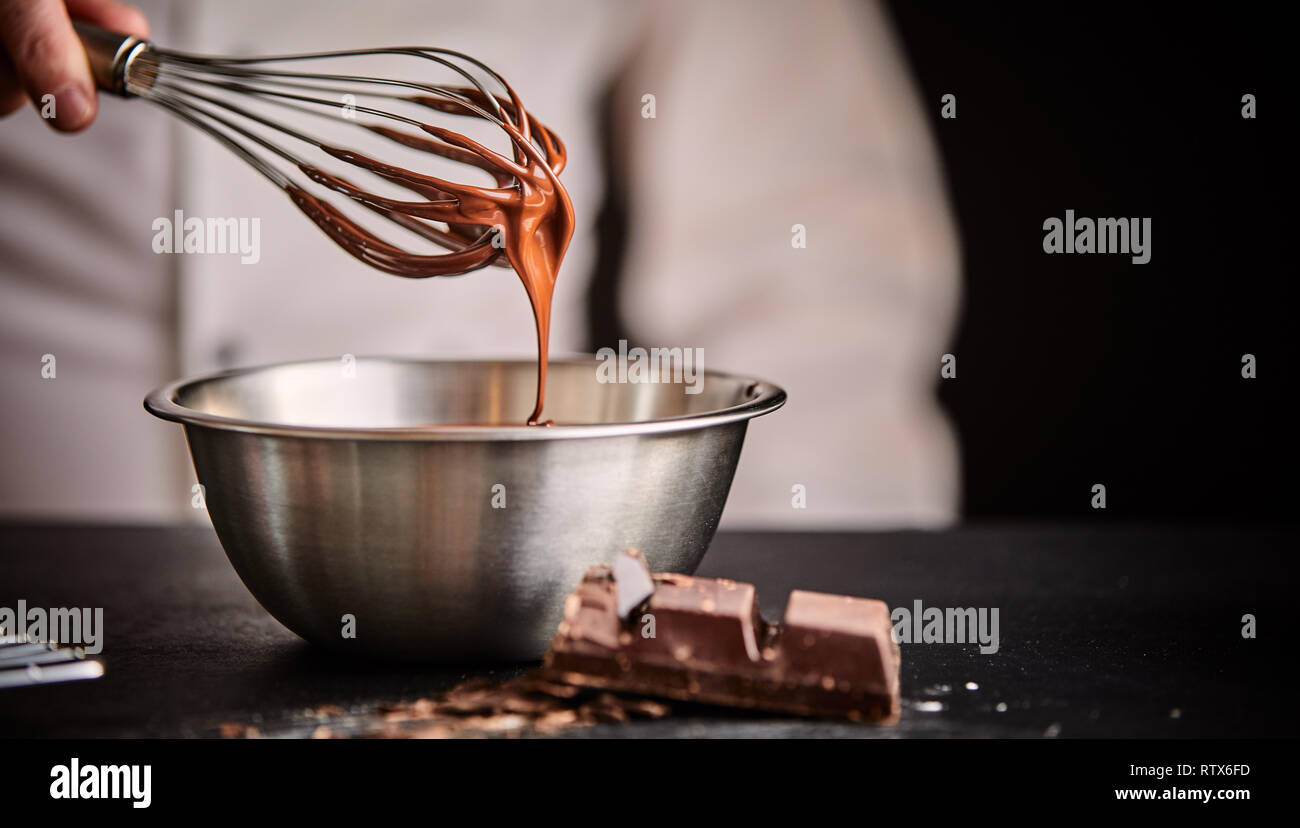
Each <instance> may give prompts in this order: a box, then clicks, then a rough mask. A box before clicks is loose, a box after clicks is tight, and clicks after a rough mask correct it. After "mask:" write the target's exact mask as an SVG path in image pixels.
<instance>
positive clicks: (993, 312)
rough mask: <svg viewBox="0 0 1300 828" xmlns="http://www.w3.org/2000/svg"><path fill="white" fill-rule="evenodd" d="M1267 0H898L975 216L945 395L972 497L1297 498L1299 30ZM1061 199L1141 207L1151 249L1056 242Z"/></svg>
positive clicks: (1253, 511)
mask: <svg viewBox="0 0 1300 828" xmlns="http://www.w3.org/2000/svg"><path fill="white" fill-rule="evenodd" d="M1269 8H1270V7H1268V6H1263V5H1261V6H1249V5H1242V4H1230V5H1227V6H1206V7H1202V6H1169V7H1161V6H1145V7H1144V6H1137V5H1130V4H1126V5H1098V4H1068V5H1057V4H1050V5H1049V4H1041V5H1033V6H1028V5H1025V6H1020V5H988V4H974V3H969V4H957V3H954V4H943V5H938V4H917V3H911V2H892V3H890V4H889V9H890V11H891V13H892V15H893V18H894V20H895V23H896V26H897V29H898V32H899V34H900V36H901V39H902V40H903V43H904V46H905V50H906V53H907V55H908V57H909V60H910V64H911V68H912V70H913V72H914V74H915V77H916V79H917V82H918V84H919V87H920V92H921V95H922V98H923V101H924V103H925V107H926V110H927V112H928V114H929V117H930V119H931V127H932V130H933V132H934V134H935V136H936V138H937V140H938V143H939V146H940V148H941V151H942V155H943V163H944V167H945V171H946V175H947V179H948V185H949V190H950V197H951V199H952V204H953V207H954V210H955V212H956V215H957V219H958V223H959V227H960V233H961V241H962V246H963V256H964V263H963V264H964V280H965V284H964V292H965V296H964V300H965V301H964V310H963V317H962V320H961V322H960V325H959V329H958V332H957V336H956V340H955V342H954V343H953V345H952V347H951V352H952V353H953V354H955V355H956V356H957V378H956V379H954V380H946V381H944V382H942V383H941V387H940V398H941V400H942V402H943V404H944V406H945V407H946V408H947V410H948V411H949V412H950V414H951V415H952V417H953V419H954V420H955V423H956V425H957V429H958V432H959V435H960V439H961V450H962V464H963V490H964V498H965V503H964V509H965V512H966V514H967V516H968V517H986V516H1012V517H1052V516H1068V515H1076V516H1081V515H1084V514H1093V515H1094V516H1096V514H1097V513H1094V512H1093V510H1092V508H1091V488H1092V485H1093V484H1094V483H1104V484H1105V485H1106V487H1107V507H1108V508H1107V511H1106V517H1107V518H1125V517H1130V518H1180V519H1181V518H1206V519H1218V520H1224V519H1229V520H1230V519H1242V518H1264V519H1270V520H1292V519H1293V514H1294V510H1293V509H1292V500H1293V498H1292V495H1293V492H1294V491H1295V486H1294V484H1293V482H1292V481H1293V479H1294V478H1293V474H1294V469H1295V460H1296V449H1295V444H1296V439H1295V434H1294V430H1293V428H1292V423H1293V421H1294V417H1293V416H1292V413H1291V411H1290V409H1289V408H1288V406H1287V405H1286V404H1285V403H1284V399H1285V397H1286V396H1287V395H1286V393H1285V389H1286V388H1287V386H1288V385H1289V384H1290V382H1291V372H1292V362H1293V361H1294V348H1293V347H1292V344H1291V343H1292V336H1293V325H1292V322H1291V318H1292V314H1293V308H1294V301H1293V300H1294V298H1295V289H1294V287H1293V280H1294V275H1295V268H1294V266H1293V264H1292V261H1291V258H1290V256H1289V255H1288V253H1289V247H1288V246H1289V244H1290V243H1291V238H1292V229H1291V223H1292V211H1291V210H1290V201H1291V199H1290V196H1291V193H1292V192H1293V182H1294V172H1295V162H1294V156H1293V154H1292V152H1291V149H1292V139H1293V131H1292V129H1291V127H1290V122H1291V120H1292V118H1291V117H1290V112H1289V110H1290V109H1291V108H1292V107H1293V106H1294V104H1295V97H1294V87H1293V84H1292V81H1291V73H1290V72H1287V73H1284V72H1283V71H1282V69H1281V65H1282V61H1283V58H1284V56H1285V55H1287V54H1289V53H1291V52H1292V50H1293V48H1294V46H1293V45H1292V44H1287V43H1285V42H1284V40H1283V38H1284V37H1287V35H1286V32H1288V31H1289V29H1288V28H1287V27H1286V26H1284V25H1283V24H1282V22H1281V20H1279V19H1277V16H1276V15H1277V11H1276V9H1277V8H1278V7H1272V8H1273V10H1272V11H1268V9H1269ZM1247 92H1249V93H1252V94H1254V95H1255V96H1256V99H1257V118H1256V119H1255V120H1246V119H1243V118H1242V117H1241V108H1242V103H1241V97H1242V95H1243V94H1245V93H1247ZM946 93H952V94H954V95H956V96H957V116H958V117H957V118H956V119H955V120H943V119H941V118H940V99H941V97H942V96H943V95H944V94H946ZM1067 208H1068V209H1073V210H1074V211H1075V214H1076V215H1077V216H1090V217H1093V218H1097V217H1102V216H1105V217H1110V216H1115V217H1132V216H1136V217H1150V218H1151V219H1152V246H1151V251H1152V258H1151V261H1150V262H1149V263H1148V264H1145V265H1134V264H1132V263H1130V261H1129V259H1128V257H1126V256H1119V255H1104V256H1103V255H1090V256H1089V255H1075V256H1071V255H1051V256H1049V255H1047V254H1045V253H1044V252H1043V249H1042V240H1043V230H1042V224H1043V221H1044V219H1046V218H1048V217H1050V216H1056V217H1063V216H1064V215H1065V210H1066V209H1067ZM1246 353H1251V354H1254V355H1255V357H1256V359H1257V362H1258V364H1257V372H1258V376H1257V378H1256V379H1253V380H1247V379H1243V378H1242V376H1241V367H1242V364H1241V359H1242V355H1243V354H1246ZM936 370H937V367H936Z"/></svg>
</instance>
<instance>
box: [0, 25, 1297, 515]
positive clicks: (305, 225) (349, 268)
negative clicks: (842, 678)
mask: <svg viewBox="0 0 1300 828" xmlns="http://www.w3.org/2000/svg"><path fill="white" fill-rule="evenodd" d="M140 5H141V6H142V8H143V9H144V10H145V11H146V13H147V14H148V16H149V19H150V21H151V25H152V26H153V37H154V39H156V40H157V41H158V42H159V43H161V44H164V45H168V46H172V47H174V48H179V49H187V50H192V51H200V52H210V53H234V54H239V53H268V52H286V51H297V50H316V49H328V48H349V47H357V46H365V45H380V44H393V43H402V44H406V43H427V44H434V45H442V46H447V47H450V48H456V49H459V50H462V51H465V52H468V53H469V54H472V55H475V56H477V57H480V58H482V59H483V60H485V61H486V62H487V63H489V64H490V65H492V66H493V67H494V68H496V69H498V70H499V71H500V72H501V73H502V74H503V75H504V76H505V77H506V78H507V79H509V80H511V81H512V82H513V84H514V85H515V87H516V89H517V90H518V91H519V93H520V94H521V96H522V97H523V99H524V101H525V102H526V104H527V105H528V107H529V109H530V111H532V112H533V113H534V114H535V115H537V116H538V117H539V118H540V119H541V120H542V121H543V122H545V123H546V124H547V125H549V126H550V127H552V128H553V129H554V130H555V131H556V132H557V133H558V134H559V135H560V136H561V137H562V138H563V139H564V141H565V142H566V143H567V145H568V147H569V151H570V159H571V161H570V166H569V168H568V169H566V171H565V173H564V175H563V180H564V181H565V183H566V186H567V187H568V188H569V191H570V193H571V195H572V197H573V200H574V205H575V210H576V211H577V216H578V223H579V227H578V230H577V232H576V234H575V238H574V241H573V244H572V246H571V248H570V252H569V254H568V256H567V258H566V261H565V266H564V268H563V270H562V272H561V275H560V278H559V282H558V285H557V290H556V300H555V302H556V304H555V310H554V321H555V329H554V331H553V335H552V349H553V353H556V354H561V353H565V352H591V351H593V350H595V349H597V348H599V347H602V346H615V345H616V344H617V342H618V340H619V339H628V340H630V342H631V343H632V344H634V345H644V346H679V347H702V348H704V353H705V364H706V366H707V367H709V368H715V369H721V370H732V371H740V372H747V373H752V374H755V375H758V376H761V377H764V378H767V379H771V380H773V381H775V382H777V383H779V384H781V385H783V386H784V387H786V389H787V390H788V391H789V393H790V403H789V404H788V406H787V407H786V408H785V409H784V410H782V411H781V412H779V413H778V414H776V415H774V416H771V417H766V418H762V419H760V420H757V421H755V422H754V423H753V424H752V425H751V427H750V437H749V439H748V440H747V442H746V446H745V450H744V452H743V454H742V458H741V465H740V468H739V470H738V472H737V477H736V481H735V484H734V486H733V490H732V494H731V497H730V499H729V501H728V506H727V511H726V513H725V515H724V525H729V526H732V527H738V526H749V527H790V528H856V527H877V528H893V527H922V528H935V527H942V526H946V525H949V524H951V523H952V522H954V521H957V520H960V519H962V518H988V517H997V518H1034V519H1046V518H1054V517H1061V516H1071V515H1074V516H1084V515H1094V516H1095V515H1097V513H1096V512H1094V510H1093V509H1092V508H1091V505H1090V503H1091V500H1092V486H1093V485H1094V484H1096V483H1102V484H1104V485H1105V486H1106V487H1107V511H1106V513H1105V516H1106V518H1107V519H1113V518H1117V517H1118V518H1156V519H1160V518H1193V517H1194V518H1199V519H1209V520H1216V519H1218V520H1237V519H1261V520H1291V519H1293V514H1294V510H1293V509H1292V508H1291V500H1292V494H1293V492H1294V485H1293V484H1291V483H1290V470H1291V469H1293V468H1294V460H1295V451H1296V450H1295V443H1296V440H1295V437H1294V434H1293V432H1292V429H1291V428H1290V419H1291V418H1290V417H1288V416H1287V415H1288V413H1289V412H1288V411H1287V409H1286V407H1285V405H1284V403H1283V400H1284V396H1283V391H1282V389H1283V388H1284V387H1285V385H1286V384H1287V383H1288V381H1289V372H1290V371H1291V370H1292V369H1291V363H1292V362H1293V360H1292V358H1291V350H1292V349H1290V348H1289V347H1288V345H1289V343H1290V337H1289V336H1287V333H1286V332H1287V331H1288V328H1287V326H1286V321H1287V320H1286V319H1285V316H1287V315H1289V314H1290V312H1291V309H1292V308H1293V307H1294V306H1293V304H1292V300H1293V298H1294V288H1293V287H1292V285H1293V281H1292V277H1291V276H1290V273H1289V270H1288V269H1287V265H1288V264H1289V262H1288V260H1287V259H1286V258H1285V257H1284V256H1283V252H1284V251H1283V245H1284V244H1285V241H1284V240H1285V239H1286V238H1287V233H1286V231H1287V229H1288V228H1287V227H1285V226H1284V221H1285V219H1286V218H1287V217H1289V213H1284V212H1283V211H1282V209H1280V208H1281V198H1280V197H1279V194H1280V193H1281V192H1283V191H1289V188H1290V183H1289V182H1290V180H1291V178H1290V176H1291V174H1292V173H1293V172H1294V170H1293V164H1294V160H1293V156H1292V155H1291V154H1290V153H1283V152H1281V149H1282V147H1283V141H1286V140H1287V139H1288V138H1289V137H1290V134H1289V130H1288V129H1284V128H1283V127H1282V126H1281V123H1282V119H1283V117H1284V115H1285V108H1286V106H1287V104H1288V102H1289V101H1291V100H1293V99H1294V96H1293V95H1292V94H1291V92H1292V90H1291V89H1290V88H1289V86H1290V81H1289V80H1287V81H1285V82H1284V81H1283V78H1284V75H1283V74H1282V73H1281V72H1280V71H1278V66H1277V64H1278V61H1279V56H1280V54H1281V51H1280V44H1278V47H1277V48H1273V47H1272V45H1271V44H1273V43H1274V41H1275V40H1276V39H1277V38H1278V37H1279V35H1278V34H1276V32H1277V31H1279V29H1278V28H1277V27H1276V26H1271V25H1269V24H1268V22H1267V21H1261V20H1259V19H1257V15H1256V14H1255V13H1253V12H1251V11H1249V10H1247V9H1239V8H1234V9H1232V10H1231V11H1222V10H1220V11H1219V12H1217V15H1216V16H1215V17H1213V18H1211V17H1207V16H1194V15H1187V14H1184V15H1177V16H1175V15H1171V14H1169V13H1168V12H1164V11H1160V10H1158V9H1141V8H1133V7H1130V6H1127V5H1114V6H1106V5H1090V6H1089V8H1088V12H1087V14H1082V15H1077V12H1069V11H1066V10H1060V11H1056V10H1051V9H1046V8H1043V7H1039V6H1028V5H1026V6H1015V5H1010V6H998V7H996V9H994V10H990V9H989V8H987V7H980V6H974V5H973V4H952V5H951V6H949V5H939V4H913V3H885V4H878V3H873V2H866V1H865V0H817V1H816V2H810V3H806V4H798V5H796V4H789V3H779V2H731V1H730V0H710V2H695V3H690V2H658V3H653V4H651V3H638V2H631V1H630V0H629V2H594V1H593V2H586V1H584V0H568V1H567V2H564V1H561V2H553V3H548V4H546V5H545V6H544V7H542V6H540V5H538V4H529V3H522V2H515V1H514V0H484V1H483V2H478V3H475V4H473V5H472V6H467V5H465V4H451V3H429V2H370V3H366V4H364V6H363V5H361V4H358V3H351V2H340V1H339V0H334V1H333V2H313V3H307V2H282V3H275V4H266V3H259V2H247V0H224V1H223V2H208V0H196V1H195V2H184V3H180V2H177V3H170V2H166V1H165V0H148V1H147V2H143V3H141V4H140ZM1076 15H1077V16H1076ZM1286 77H1289V76H1286ZM1248 92H1249V93H1251V94H1254V95H1255V96H1256V97H1257V99H1258V101H1259V104H1258V106H1259V113H1260V115H1259V118H1258V119H1256V120H1245V119H1243V118H1242V117H1241V114H1240V112H1241V96H1242V95H1243V94H1245V93H1248ZM647 94H649V95H653V96H654V102H655V107H654V108H655V112H654V117H653V118H647V117H644V106H645V96H646V95H647ZM947 94H952V95H955V96H956V114H957V117H956V118H955V119H944V118H941V117H940V110H941V99H942V97H943V96H944V95H947ZM0 130H4V132H5V135H6V140H5V141H3V142H0V171H2V175H3V181H4V184H3V185H0V205H2V206H3V210H4V215H5V221H4V222H3V224H0V380H2V387H3V389H4V390H3V398H2V400H3V401H2V403H0V453H2V454H3V457H4V465H3V474H2V475H0V516H4V517H8V518H23V519H26V518H52V519H81V520H109V521H175V520H205V519H206V518H205V517H204V515H203V513H202V512H201V511H197V512H196V510H194V509H192V508H191V489H190V487H191V485H192V483H193V472H192V470H191V469H190V468H189V466H188V460H187V457H186V454H185V448H184V442H183V437H182V434H181V430H180V429H179V428H177V427H176V426H174V425H172V424H167V423H162V422H159V421H156V420H154V419H153V418H151V417H150V416H149V415H147V414H146V413H145V412H144V411H143V410H142V408H141V406H140V401H141V399H142V398H143V396H144V394H145V393H146V392H147V391H148V390H150V389H151V388H153V387H155V386H157V385H159V384H161V383H163V382H166V381H169V380H171V379H175V378H176V377H179V376H190V375H194V374H198V373H204V372H208V371H212V370H217V369H221V368H226V367H234V366H246V365H256V364H263V363H268V362H275V361H283V360H291V359H300V358H316V357H329V356H335V355H340V354H344V353H353V354H394V355H405V356H416V357H445V356H460V355H477V356H487V355H517V356H532V355H534V354H535V350H534V344H533V335H534V334H533V328H532V320H531V317H530V314H529V309H528V304H527V301H526V299H525V296H524V293H523V289H522V287H521V286H520V285H519V284H518V280H517V279H516V278H515V277H514V276H513V274H511V273H509V272H506V271H482V272H479V273H475V274H471V275H469V276H468V277H465V278H461V279H452V280H435V281H432V282H408V281H405V280H400V279H395V278H392V277H388V276H385V275H383V274H380V273H378V272H374V271H371V270H369V269H367V268H366V267H365V266H363V265H361V264H359V263H357V262H355V261H353V260H352V259H351V258H349V257H348V256H347V255H346V254H345V253H343V252H342V251H340V250H338V249H337V248H336V247H335V246H334V245H333V244H332V243H330V242H329V241H328V240H327V239H326V238H325V237H324V236H323V235H321V234H320V232H319V231H318V230H317V229H316V228H315V227H314V226H312V225H311V224H310V223H309V222H307V221H306V220H305V219H303V218H302V217H301V216H300V215H299V214H298V213H297V212H296V211H295V210H294V209H293V207H292V205H291V204H289V203H288V201H287V200H286V199H284V198H283V196H281V194H280V193H279V192H278V191H276V190H274V189H273V188H271V187H270V186H269V185H267V184H266V183H265V182H264V181H263V180H261V179H260V178H259V177H258V176H257V175H256V173H254V172H253V171H252V170H250V169H248V168H247V167H246V166H244V165H243V164H242V163H241V162H239V161H238V160H236V159H235V158H233V157H232V156H230V155H229V153H228V152H226V151H225V150H224V149H222V148H221V147H219V146H217V145H216V144H215V143H213V142H212V141H211V140H210V139H208V138H206V137H204V136H201V135H199V134H197V133H195V132H194V131H193V130H191V129H189V128H187V127H184V126H182V125H179V124H177V123H174V122H173V119H171V118H170V116H167V115H166V114H164V113H163V112H161V111H158V110H156V109H155V108H153V107H151V106H148V105H147V104H144V103H142V102H130V101H121V100H115V99H114V100H110V99H103V100H102V102H101V114H100V118H99V120H98V121H97V122H96V123H95V125H94V126H92V127H91V128H90V130H88V131H87V132H86V133H84V134H81V135H77V136H63V135H54V134H53V133H52V132H51V131H50V130H49V129H48V128H47V127H46V126H45V125H44V124H42V123H40V119H39V118H38V117H36V115H35V114H34V113H33V112H32V111H30V110H27V111H23V112H19V113H16V114H15V115H13V116H12V117H10V118H9V119H7V120H6V121H5V122H4V123H3V124H0ZM176 209H183V210H184V211H185V213H186V214H187V215H196V216H223V217H224V216H236V217H238V216H250V217H254V216H255V217H258V218H260V220H261V228H262V229H261V247H262V251H261V260H260V261H259V262H258V263H257V264H256V265H241V264H240V263H239V261H238V257H230V256H217V255H185V256H167V255H156V254H154V253H153V251H152V249H151V240H152V237H153V230H152V229H151V228H152V223H153V221H154V219H155V218H157V217H160V216H171V215H172V213H173V211H174V210H176ZM1066 209H1073V210H1074V211H1075V212H1076V213H1077V214H1078V215H1080V216H1091V217H1099V216H1117V217H1119V216H1144V217H1150V218H1151V219H1152V226H1153V244H1152V258H1151V261H1150V263H1148V264H1145V265H1140V266H1139V265H1133V264H1131V263H1130V262H1129V260H1128V258H1127V257H1123V256H1047V255H1045V254H1044V253H1043V250H1042V236H1043V231H1042V223H1043V220H1044V219H1045V218H1048V217H1050V216H1058V217H1059V216H1063V215H1064V211H1065V210H1066ZM794 225H802V226H803V227H804V228H805V230H806V237H807V245H806V247H803V248H799V247H795V246H793V245H792V228H793V226H794ZM1247 353H1250V354H1253V355H1255V357H1256V358H1257V362H1258V377H1257V378H1256V379H1251V380H1246V379H1243V378H1242V376H1241V358H1242V355H1243V354H1247ZM46 354H52V355H55V356H56V357H57V377H56V378H54V379H46V378H44V377H43V376H42V372H41V369H42V359H43V357H44V356H45V355H46ZM945 354H952V355H954V356H955V357H956V376H955V377H954V378H949V379H941V377H940V368H941V364H942V360H943V357H944V355H945ZM796 485H799V486H803V487H804V489H805V491H806V493H807V494H806V508H800V509H796V508H794V507H793V506H792V487H793V486H796Z"/></svg>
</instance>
